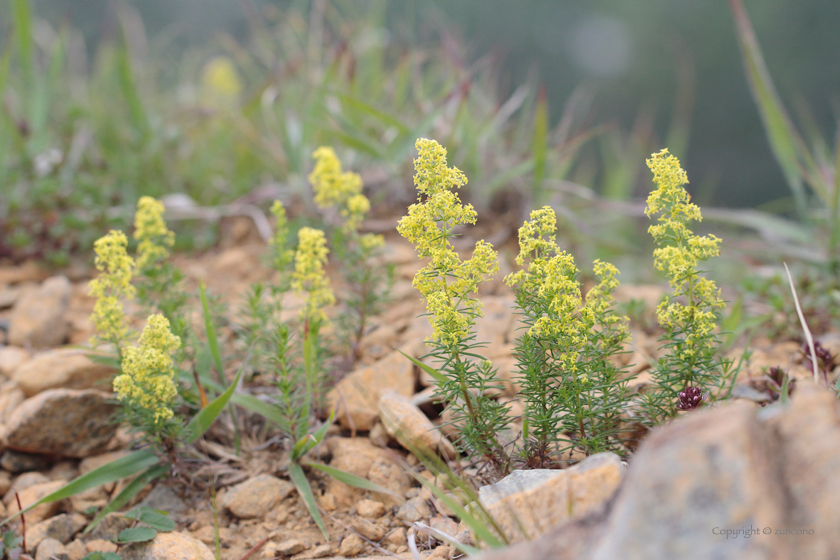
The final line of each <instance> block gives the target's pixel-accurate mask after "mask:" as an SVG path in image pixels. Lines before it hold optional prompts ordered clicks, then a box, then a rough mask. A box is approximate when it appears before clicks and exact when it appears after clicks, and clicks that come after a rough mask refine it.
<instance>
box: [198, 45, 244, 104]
mask: <svg viewBox="0 0 840 560" xmlns="http://www.w3.org/2000/svg"><path fill="white" fill-rule="evenodd" d="M201 82H202V84H203V85H204V87H205V89H206V90H207V93H208V94H209V96H210V97H211V98H212V99H213V100H214V101H217V102H227V103H230V102H231V101H233V100H235V99H236V97H237V96H238V95H239V93H240V92H241V91H242V82H241V81H240V79H239V73H238V72H237V71H236V67H235V66H234V65H233V62H232V61H231V60H230V59H229V58H228V57H226V56H217V57H216V58H214V59H212V60H210V62H208V63H207V64H205V65H204V74H203V76H202V79H201Z"/></svg>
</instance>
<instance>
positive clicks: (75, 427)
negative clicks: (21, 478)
mask: <svg viewBox="0 0 840 560" xmlns="http://www.w3.org/2000/svg"><path fill="white" fill-rule="evenodd" d="M111 398H112V397H111V396H110V395H109V394H108V393H103V392H101V391H96V390H93V389H85V390H81V391H79V390H74V389H49V390H47V391H44V392H43V393H39V394H38V395H36V396H34V397H32V398H30V399H27V400H25V401H24V402H23V403H22V404H21V405H20V406H18V407H17V408H16V409H15V411H14V412H13V413H12V414H11V416H10V417H9V419H8V421H7V423H6V429H7V433H6V445H7V447H8V448H9V449H13V450H16V451H25V452H27V453H43V454H51V455H60V456H62V457H75V458H84V457H89V456H91V455H96V454H97V453H101V452H102V451H103V450H104V449H105V447H106V446H107V445H108V442H109V441H110V440H111V438H112V437H113V436H114V434H115V433H116V431H117V424H116V423H115V422H114V421H113V416H114V413H115V412H116V410H117V405H116V404H114V403H113V402H111ZM80 435H82V436H83V437H79V436H80Z"/></svg>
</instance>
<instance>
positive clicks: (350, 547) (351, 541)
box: [338, 533, 366, 558]
mask: <svg viewBox="0 0 840 560" xmlns="http://www.w3.org/2000/svg"><path fill="white" fill-rule="evenodd" d="M365 546H366V543H365V541H363V540H362V538H361V537H360V536H359V535H354V534H352V533H351V534H349V535H347V536H346V537H344V539H343V540H342V541H341V546H340V547H339V548H338V553H339V554H340V555H341V556H344V557H347V558H352V557H354V556H358V555H359V554H361V553H362V552H363V551H364V550H365Z"/></svg>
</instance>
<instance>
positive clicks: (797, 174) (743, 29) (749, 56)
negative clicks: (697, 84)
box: [729, 0, 827, 217]
mask: <svg viewBox="0 0 840 560" xmlns="http://www.w3.org/2000/svg"><path fill="white" fill-rule="evenodd" d="M729 5H730V8H731V10H732V15H733V17H734V19H735V30H736V31H737V34H738V42H739V44H740V46H741V54H742V56H743V59H744V67H745V69H746V73H747V81H748V82H749V84H750V90H751V91H752V94H753V99H754V100H755V103H756V105H758V109H759V112H760V113H761V120H762V122H763V123H764V128H765V130H766V132H767V138H768V140H769V142H770V147H771V149H772V150H773V154H774V155H775V156H776V161H777V162H778V163H779V165H780V166H781V168H782V172H783V173H784V175H785V178H786V179H787V182H788V185H789V186H790V189H791V192H792V193H793V197H794V200H795V201H796V207H797V211H798V212H799V215H800V217H805V213H806V209H807V208H806V202H807V201H806V193H805V187H804V185H803V175H804V170H803V169H802V167H801V159H800V158H801V157H802V156H803V155H804V153H803V151H801V150H800V147H801V146H802V145H803V144H804V142H803V141H802V139H801V138H800V137H799V135H798V133H797V132H796V130H795V129H794V127H793V124H792V123H791V119H790V117H789V116H788V113H787V111H786V110H785V108H784V106H783V105H782V102H781V100H780V99H779V95H778V93H776V88H775V86H774V85H773V80H772V79H771V78H770V73H769V72H768V71H767V66H766V65H765V63H764V56H763V55H762V53H761V47H760V46H759V44H758V39H757V38H756V36H755V30H754V29H753V26H752V23H751V22H750V19H749V16H748V15H747V11H746V10H745V9H744V5H743V3H742V2H741V0H729ZM824 202H827V201H824Z"/></svg>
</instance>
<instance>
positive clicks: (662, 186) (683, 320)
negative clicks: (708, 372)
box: [645, 150, 725, 359]
mask: <svg viewBox="0 0 840 560" xmlns="http://www.w3.org/2000/svg"><path fill="white" fill-rule="evenodd" d="M647 165H648V167H649V168H650V170H651V171H652V172H653V180H654V182H655V183H656V185H657V189H656V190H655V191H653V192H652V193H651V194H650V196H649V197H648V201H647V204H648V205H647V209H646V210H645V214H647V215H648V216H651V215H653V214H660V216H659V218H658V219H657V221H658V223H657V224H654V225H652V226H650V228H648V231H649V233H650V234H651V235H652V236H653V238H654V240H655V241H656V243H657V244H658V245H659V248H657V249H656V250H655V251H654V253H653V256H654V265H655V266H656V268H657V270H661V271H664V272H665V274H666V275H667V276H668V280H669V281H670V284H671V288H672V289H673V291H674V293H673V297H672V298H670V299H669V300H666V301H664V302H662V303H661V304H660V305H659V308H658V309H657V316H658V319H659V322H660V324H662V325H663V326H668V327H674V326H677V325H679V326H681V327H682V328H683V330H684V332H686V333H687V335H686V340H685V350H684V351H683V356H682V357H683V359H690V358H691V357H692V356H693V355H694V354H696V353H697V352H699V351H701V350H703V347H705V346H708V345H709V344H711V340H710V335H711V333H712V331H713V330H714V328H715V314H714V311H715V310H716V309H721V308H723V307H724V306H725V304H724V303H723V300H722V299H721V295H720V289H719V288H717V286H716V285H715V283H714V282H713V281H711V280H709V279H707V278H705V277H702V276H700V274H699V272H698V270H697V265H698V263H700V262H701V261H704V260H706V259H709V258H710V257H713V256H715V255H718V254H719V253H720V249H719V246H720V241H721V240H720V239H719V238H717V237H715V236H714V235H708V236H695V235H693V233H692V232H691V230H690V229H689V227H688V224H689V223H690V222H691V221H698V222H699V221H700V220H702V216H701V215H700V208H698V207H697V206H696V205H694V204H692V203H690V202H689V199H690V196H689V194H688V192H686V190H685V188H683V185H685V184H686V183H688V176H687V175H686V173H685V171H683V169H682V168H681V167H680V162H679V160H678V159H677V158H676V157H674V156H672V155H670V154H669V153H668V150H662V151H661V152H659V153H656V154H653V156H652V157H651V158H650V159H648V160H647ZM683 296H684V297H685V300H686V302H687V304H683V303H680V302H679V301H678V298H681V297H683ZM686 327H690V328H686Z"/></svg>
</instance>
